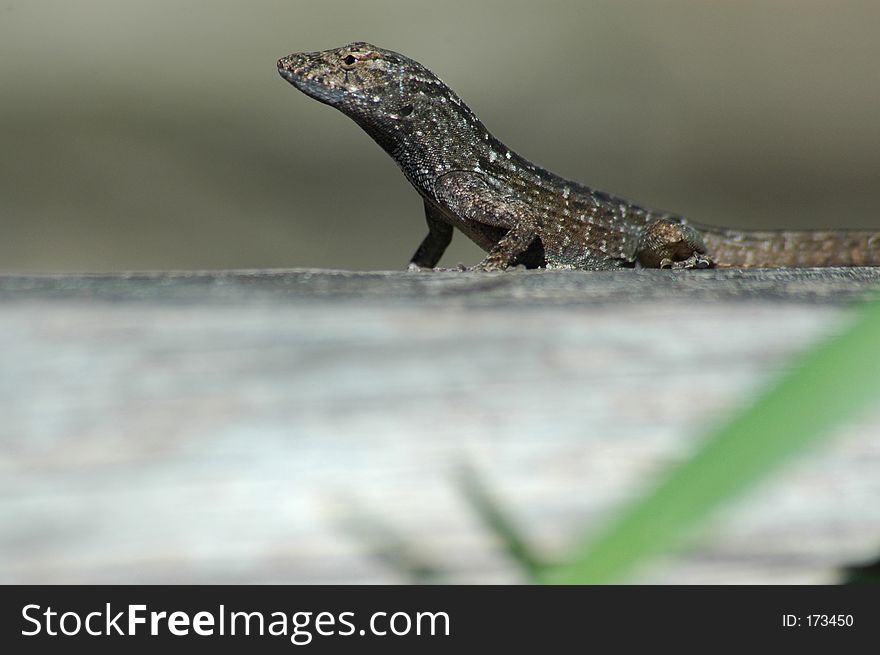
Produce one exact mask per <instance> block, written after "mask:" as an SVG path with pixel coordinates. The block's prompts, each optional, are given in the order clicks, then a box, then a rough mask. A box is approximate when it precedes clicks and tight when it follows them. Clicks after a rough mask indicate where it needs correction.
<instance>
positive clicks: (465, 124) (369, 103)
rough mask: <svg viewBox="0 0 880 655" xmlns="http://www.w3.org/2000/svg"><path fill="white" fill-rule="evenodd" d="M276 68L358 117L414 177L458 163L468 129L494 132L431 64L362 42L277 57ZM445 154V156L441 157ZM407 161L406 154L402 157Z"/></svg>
mask: <svg viewBox="0 0 880 655" xmlns="http://www.w3.org/2000/svg"><path fill="white" fill-rule="evenodd" d="M278 72H279V73H280V74H281V77H283V78H284V79H285V80H287V81H288V82H290V83H291V84H292V85H293V86H295V87H296V88H297V89H299V90H300V91H302V92H303V93H305V94H306V95H308V96H310V97H312V98H314V99H316V100H318V101H319V102H323V103H324V104H327V105H331V106H332V107H335V108H336V109H338V110H339V111H341V112H342V113H344V114H346V115H347V116H348V117H350V118H352V119H353V120H354V121H355V122H356V123H358V124H359V125H360V126H361V127H362V128H363V129H364V130H365V131H366V132H367V133H368V134H369V135H370V136H372V137H373V139H375V140H376V141H377V142H378V143H379V145H381V146H382V147H383V148H384V149H385V150H386V151H388V152H389V153H390V154H391V156H392V157H394V158H395V159H396V160H397V161H398V163H399V164H400V165H401V167H402V168H404V171H405V172H407V173H408V174H411V175H413V176H418V175H428V174H429V173H428V171H429V169H430V170H431V171H433V172H437V171H439V169H440V168H442V166H439V163H440V162H442V163H443V164H444V165H446V167H447V168H450V169H451V168H452V167H454V165H457V164H456V161H455V159H456V156H457V153H456V152H455V149H456V148H457V145H456V144H465V145H463V146H462V148H463V150H464V151H465V152H469V151H470V148H468V147H466V144H467V143H469V141H468V140H467V138H465V137H464V136H463V135H465V134H467V135H469V136H470V135H471V134H474V135H476V136H474V138H486V139H488V138H489V135H488V133H486V131H485V128H484V127H483V126H482V123H480V122H479V120H477V118H476V116H474V114H473V112H471V110H470V109H469V108H468V107H467V106H466V105H465V104H464V103H463V102H462V101H461V100H460V99H459V97H458V96H457V95H456V94H455V93H454V92H453V91H452V90H451V89H450V88H449V87H447V86H446V85H445V84H444V83H443V82H441V81H440V79H439V78H437V76H435V75H434V74H433V73H432V72H431V71H429V70H428V69H427V68H425V67H424V66H422V64H420V63H418V62H417V61H414V60H412V59H410V58H409V57H405V56H403V55H401V54H399V53H397V52H393V51H391V50H385V49H384V48H379V47H377V46H374V45H371V44H369V43H364V42H361V41H359V42H355V43H351V44H349V45H346V46H343V47H341V48H334V49H331V50H323V51H321V52H298V53H293V54H291V55H288V56H286V57H282V58H281V59H279V60H278ZM441 154H442V156H441ZM404 160H406V161H404Z"/></svg>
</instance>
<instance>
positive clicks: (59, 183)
mask: <svg viewBox="0 0 880 655" xmlns="http://www.w3.org/2000/svg"><path fill="white" fill-rule="evenodd" d="M878 25H880V4H878V3H876V2H870V1H865V2H852V1H840V2H834V3H830V2H821V1H819V0H789V1H782V0H779V1H774V2H766V1H763V2H758V1H746V0H737V1H736V2H697V1H694V0H674V1H673V0H669V1H665V2H658V1H656V0H630V1H626V2H621V1H620V0H595V1H591V2H581V1H575V0H571V1H560V2H542V3H530V2H521V3H512V2H479V3H476V2H473V1H470V2H411V1H402V0H401V1H397V0H393V1H392V0H388V1H383V0H372V1H371V2H369V3H364V2H357V1H356V0H336V1H334V2H292V1H281V0H260V1H252V2H247V3H245V2H229V1H222V0H211V1H208V0H191V1H188V2H184V3H181V2H172V1H171V0H150V2H135V1H132V2H124V3H120V2H115V1H112V0H79V1H77V2H63V1H61V0H55V1H51V0H27V1H25V0H0V83H2V86H0V89H2V91H0V94H2V96H0V97H2V100H0V270H3V271H73V270H82V271H107V270H120V269H195V268H269V267H290V266H297V267H300V266H306V267H329V268H352V269H396V268H401V267H402V266H404V264H405V263H406V262H407V261H408V258H409V256H410V255H411V254H412V251H413V250H414V248H415V247H416V245H417V244H418V242H419V240H420V239H421V238H422V236H423V233H424V230H425V228H424V221H423V218H422V208H421V201H420V200H419V198H418V196H417V195H416V194H415V192H414V191H412V190H411V189H410V187H409V185H408V184H407V182H406V181H405V180H404V178H403V176H402V175H401V174H400V173H399V172H398V170H397V168H396V166H395V165H394V163H393V162H392V161H391V160H390V159H389V158H388V157H387V156H386V155H385V154H384V153H383V152H381V151H380V149H379V148H378V147H377V146H376V145H375V144H373V143H372V142H371V141H370V139H369V138H368V137H367V136H366V135H365V134H363V133H362V132H361V131H360V129H359V128H357V127H356V126H355V125H354V123H352V122H350V121H349V120H348V119H347V118H346V117H344V116H343V115H341V114H339V113H337V112H335V111H334V110H332V109H330V108H328V107H325V106H322V105H320V104H318V103H316V102H314V101H312V100H310V99H308V98H306V97H305V96H303V95H301V94H299V93H298V92H296V91H295V90H294V89H292V88H291V87H290V86H289V85H287V84H286V83H284V82H283V81H282V80H281V79H280V78H279V77H278V74H277V72H276V71H275V61H276V59H278V57H280V56H282V55H285V54H287V53H289V52H292V51H297V50H318V49H325V48H329V47H335V46H339V45H343V44H345V43H347V42H349V41H352V40H367V41H371V42H373V43H376V44H378V45H381V46H383V47H388V48H391V49H395V50H398V51H400V52H403V53H405V54H407V55H409V56H411V57H413V58H415V59H417V60H419V61H421V62H422V63H424V64H425V65H427V66H428V67H429V68H431V69H432V70H434V71H435V72H436V73H437V74H438V75H439V76H440V77H441V78H442V79H443V80H445V81H446V82H447V83H448V84H449V85H450V86H452V87H453V88H454V89H455V90H456V91H457V92H458V93H459V95H461V96H462V98H464V100H465V101H466V102H467V103H468V104H469V105H470V106H471V107H472V108H473V109H474V111H475V112H476V113H477V114H478V115H479V116H480V117H481V118H482V120H483V121H484V122H485V123H486V125H487V126H488V127H489V129H490V130H492V131H493V133H494V134H495V135H496V136H497V137H498V138H500V139H501V140H502V141H504V142H505V143H506V144H507V145H509V146H510V147H512V148H514V149H516V150H517V151H519V152H520V153H521V154H522V155H524V156H525V157H527V158H529V159H531V160H532V161H534V162H536V163H538V164H540V165H542V166H545V167H547V168H549V169H551V170H553V171H554V172H557V173H559V174H561V175H564V176H567V177H571V178H573V179H576V180H578V181H581V182H584V183H586V184H589V185H591V186H594V187H598V188H601V189H604V190H607V191H610V192H613V193H616V194H620V195H622V196H624V197H626V198H629V199H632V200H634V201H638V202H641V203H643V204H645V205H648V206H651V207H657V208H663V209H667V210H670V211H676V212H680V213H682V214H684V215H686V216H689V217H692V218H694V219H695V220H699V221H702V222H706V223H717V224H725V225H732V226H759V227H762V228H767V227H794V226H803V227H811V226H812V227H818V226H846V227H876V228H878V229H880V215H878V211H877V207H878V206H880V184H878V181H880V121H878V119H877V117H878V115H880V75H878V74H877V62H878V61H880V39H878V38H877V28H878ZM479 258H480V253H479V251H478V249H477V248H476V247H475V246H473V245H472V244H470V243H469V242H468V240H467V239H466V238H464V237H463V236H462V235H460V234H459V235H457V237H456V238H455V239H454V240H453V245H452V247H451V249H450V251H449V252H448V254H447V256H446V257H445V258H444V263H447V264H455V263H458V262H463V263H474V262H476V261H477V260H478V259H479Z"/></svg>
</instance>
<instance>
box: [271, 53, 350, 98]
mask: <svg viewBox="0 0 880 655" xmlns="http://www.w3.org/2000/svg"><path fill="white" fill-rule="evenodd" d="M323 73H324V71H322V70H320V69H319V68H318V67H315V66H309V65H308V63H299V62H297V61H296V60H295V59H292V58H291V57H284V58H282V59H279V60H278V74H279V75H281V77H283V78H284V79H285V80H287V81H288V82H290V84H292V85H293V86H295V87H296V88H297V89H299V90H300V91H302V92H303V93H305V94H306V95H307V96H310V97H312V98H314V99H315V100H318V101H320V102H323V103H326V104H328V105H336V104H339V103H340V102H341V101H342V100H343V99H344V97H345V90H344V89H343V88H342V87H340V86H339V85H338V84H336V83H334V82H333V81H332V80H330V79H328V78H327V77H326V76H325V75H324V74H323Z"/></svg>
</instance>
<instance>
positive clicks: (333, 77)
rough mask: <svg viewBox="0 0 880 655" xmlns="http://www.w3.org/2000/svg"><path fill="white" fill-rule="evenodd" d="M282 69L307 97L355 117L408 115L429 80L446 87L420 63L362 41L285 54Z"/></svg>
mask: <svg viewBox="0 0 880 655" xmlns="http://www.w3.org/2000/svg"><path fill="white" fill-rule="evenodd" d="M278 72H279V73H280V74H281V77H283V78H284V79H285V80H287V81H288V82H290V83H291V84H292V85H293V86H295V87H296V88H297V89H299V90H300V91H302V92H303V93H305V94H306V95H308V96H311V97H312V98H314V99H315V100H318V101H320V102H323V103H325V104H328V105H331V106H333V107H336V108H337V109H339V110H341V111H343V112H344V113H346V114H348V115H349V116H351V117H352V118H355V119H358V118H363V119H373V120H383V121H384V120H394V119H396V118H397V119H399V118H406V117H407V116H408V115H409V114H411V113H412V112H413V104H414V102H415V96H417V95H418V92H419V90H420V89H422V88H424V85H425V84H431V83H434V84H440V85H442V82H440V81H439V80H438V79H437V78H436V77H435V76H434V74H433V73H431V72H430V71H429V70H428V69H426V68H425V67H424V66H422V65H421V64H419V63H418V62H416V61H413V60H412V59H409V58H408V57H404V56H403V55H401V54H399V53H396V52H392V51H391V50H385V49H383V48H379V47H377V46H374V45H371V44H369V43H364V42H362V41H358V42H355V43H350V44H349V45H347V46H343V47H341V48H333V49H332V50H323V51H321V52H296V53H293V54H291V55H288V56H286V57H282V58H281V59H279V60H278Z"/></svg>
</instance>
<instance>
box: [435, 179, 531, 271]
mask: <svg viewBox="0 0 880 655" xmlns="http://www.w3.org/2000/svg"><path fill="white" fill-rule="evenodd" d="M434 190H435V194H436V196H437V199H438V200H439V201H440V202H441V203H443V204H444V205H445V206H446V207H448V208H449V210H450V211H452V213H454V214H455V216H456V217H457V218H458V219H459V220H460V221H461V222H462V223H464V224H465V226H467V225H468V224H474V223H478V224H480V225H482V226H485V225H488V226H490V227H493V228H503V229H506V230H507V233H506V234H505V235H504V236H503V237H501V239H499V240H498V241H497V242H495V243H494V244H485V243H481V244H480V245H482V246H483V247H484V248H485V249H487V250H488V251H489V254H488V255H486V257H485V258H484V259H483V261H481V262H480V263H479V264H477V265H476V266H474V267H473V268H474V269H476V270H482V271H497V270H504V269H505V268H507V267H508V266H510V265H511V264H512V263H513V262H514V261H515V260H516V258H517V257H519V256H520V255H522V254H523V253H524V252H525V251H526V250H527V249H528V247H529V246H530V245H531V243H532V242H533V241H534V240H535V238H536V237H537V234H538V229H537V222H536V220H535V216H534V213H533V212H532V210H531V208H529V206H528V205H526V204H525V203H523V202H522V201H520V200H516V199H515V198H511V197H510V196H508V195H505V194H503V193H501V192H499V191H498V190H496V189H494V188H492V186H490V185H489V184H488V183H487V182H486V180H485V178H484V177H483V176H482V175H480V174H478V173H470V172H467V171H453V172H451V173H447V174H446V175H444V176H443V177H441V178H440V179H439V180H437V183H436V184H435V187H434ZM464 231H465V232H467V230H466V229H464Z"/></svg>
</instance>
